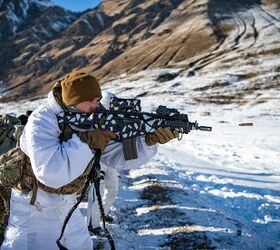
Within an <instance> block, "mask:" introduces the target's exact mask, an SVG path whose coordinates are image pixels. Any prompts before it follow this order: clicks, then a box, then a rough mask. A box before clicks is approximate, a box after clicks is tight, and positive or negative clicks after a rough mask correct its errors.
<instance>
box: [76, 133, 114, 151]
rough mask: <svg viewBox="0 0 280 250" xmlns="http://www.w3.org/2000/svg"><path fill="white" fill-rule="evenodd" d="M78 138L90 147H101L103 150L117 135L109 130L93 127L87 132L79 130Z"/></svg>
mask: <svg viewBox="0 0 280 250" xmlns="http://www.w3.org/2000/svg"><path fill="white" fill-rule="evenodd" d="M78 136H79V137H80V139H81V140H82V141H83V142H85V143H87V144H88V145H89V147H90V148H91V149H101V151H104V149H105V148H106V146H107V144H108V143H109V142H110V141H111V140H113V139H116V138H117V135H116V134H115V133H114V132H112V131H109V130H101V129H95V130H94V131H89V132H79V133H78Z"/></svg>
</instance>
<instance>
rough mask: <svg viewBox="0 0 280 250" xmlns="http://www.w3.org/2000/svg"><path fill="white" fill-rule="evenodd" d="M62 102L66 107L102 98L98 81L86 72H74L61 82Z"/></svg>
mask: <svg viewBox="0 0 280 250" xmlns="http://www.w3.org/2000/svg"><path fill="white" fill-rule="evenodd" d="M61 88H62V93H61V94H62V101H63V103H64V104H65V105H66V106H73V105H76V104H78V103H81V102H85V101H91V100H93V99H94V98H101V97H102V94H101V89H100V86H99V83H98V82H97V80H96V79H95V78H94V77H93V76H91V75H88V74H86V73H84V72H80V71H74V72H72V73H71V74H69V75H68V76H67V77H65V78H64V79H63V80H62V81H61Z"/></svg>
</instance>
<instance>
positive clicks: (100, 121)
mask: <svg viewBox="0 0 280 250" xmlns="http://www.w3.org/2000/svg"><path fill="white" fill-rule="evenodd" d="M58 122H59V123H67V124H69V125H70V126H71V127H72V128H73V129H74V130H75V128H76V129H77V130H93V129H97V128H99V129H108V130H110V131H113V132H115V133H116V135H117V138H116V139H115V140H116V141H119V142H122V141H124V140H127V139H131V138H134V137H138V136H141V135H145V134H147V133H151V132H154V131H155V130H156V129H157V128H159V127H169V128H170V129H171V130H177V131H178V132H179V133H180V134H181V135H182V134H188V133H189V132H190V131H191V130H201V131H211V130H212V127H207V126H199V125H198V123H197V122H196V121H195V122H190V121H189V118H188V115H187V114H180V112H179V111H178V110H176V109H170V108H167V107H166V106H159V107H158V108H157V110H156V112H155V113H148V112H142V111H141V102H140V100H139V99H123V98H117V97H112V98H111V101H110V107H109V109H105V108H104V107H100V108H98V109H97V110H96V111H95V112H94V113H79V112H71V111H67V110H65V111H64V112H63V113H62V114H61V115H58Z"/></svg>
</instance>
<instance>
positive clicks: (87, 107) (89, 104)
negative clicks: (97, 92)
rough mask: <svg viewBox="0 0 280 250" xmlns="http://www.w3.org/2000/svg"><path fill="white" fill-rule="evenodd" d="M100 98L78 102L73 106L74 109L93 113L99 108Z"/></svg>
mask: <svg viewBox="0 0 280 250" xmlns="http://www.w3.org/2000/svg"><path fill="white" fill-rule="evenodd" d="M99 102H100V98H94V99H93V100H91V101H86V102H80V103H78V104H77V105H75V108H76V109H78V110H79V111H81V112H87V113H94V112H95V110H96V109H97V108H98V107H99Z"/></svg>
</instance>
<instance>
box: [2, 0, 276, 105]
mask: <svg viewBox="0 0 280 250" xmlns="http://www.w3.org/2000/svg"><path fill="white" fill-rule="evenodd" d="M279 13H280V4H279V1H278V0H263V1H260V0H235V1H226V0H165V1H161V0H119V1H115V0H105V1H103V2H102V4H101V5H99V6H98V7H97V8H95V9H93V10H89V11H87V12H85V13H80V14H77V13H71V12H69V11H65V10H63V9H61V8H59V7H56V6H53V5H52V4H51V2H50V1H47V0H40V1H39V0H37V1H35V0H12V1H5V0H2V1H1V0H0V22H1V28H0V29H3V30H1V34H2V36H0V63H1V64H0V65H1V67H0V82H1V89H2V97H1V101H7V100H13V99H15V98H16V99H18V98H26V97H29V98H30V97H34V96H36V95H42V94H45V93H46V92H47V91H48V90H49V89H50V88H51V86H52V85H53V83H54V81H56V80H57V79H59V78H61V77H62V76H63V75H64V74H66V73H68V72H69V71H71V70H73V69H83V70H85V71H87V72H90V73H93V74H94V75H96V76H97V78H98V79H99V80H100V81H101V82H102V83H104V82H106V81H108V80H110V79H114V78H115V77H117V76H119V75H122V74H130V73H134V72H138V71H141V70H145V69H152V68H156V67H169V68H170V67H177V68H178V67H180V68H181V74H188V75H190V76H191V75H193V74H198V73H200V72H203V71H204V70H205V71H209V70H213V69H214V68H215V67H216V66H219V67H221V68H227V67H228V68H229V67H231V66H232V65H234V66H236V65H238V64H241V65H249V64H252V63H255V64H257V62H258V60H259V61H262V62H263V61H264V60H263V58H265V57H266V56H267V55H276V56H278V57H279V54H280V53H279V52H280V45H279V38H280V34H279V33H280V14H279ZM2 23H3V24H4V25H2ZM264 45H265V46H264ZM253 59H254V60H255V61H254V62H253V61H252V60H253ZM279 68H280V66H279V65H278V68H277V65H276V68H275V66H274V69H275V72H276V73H277V72H278V73H279ZM268 71H269V67H268V68H267V69H266V70H264V72H261V73H264V74H266V73H267V72H268ZM256 74H259V73H258V72H255V69H254V68H253V69H252V74H251V75H246V76H240V77H245V78H248V79H250V78H255V77H256ZM273 77H274V78H275V79H272V81H270V84H269V86H270V87H268V88H271V87H275V85H276V86H277V85H278V83H279V74H278V76H277V74H276V76H273ZM261 83H263V81H259V84H261ZM219 84H225V83H218V85H219ZM210 87H211V88H212V87H213V86H209V88H210ZM217 87H219V86H214V88H217ZM255 87H256V86H255V84H254V86H252V88H255ZM211 98H212V97H211ZM208 99H209V96H202V97H201V100H203V101H205V100H206V101H209V100H208Z"/></svg>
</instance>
